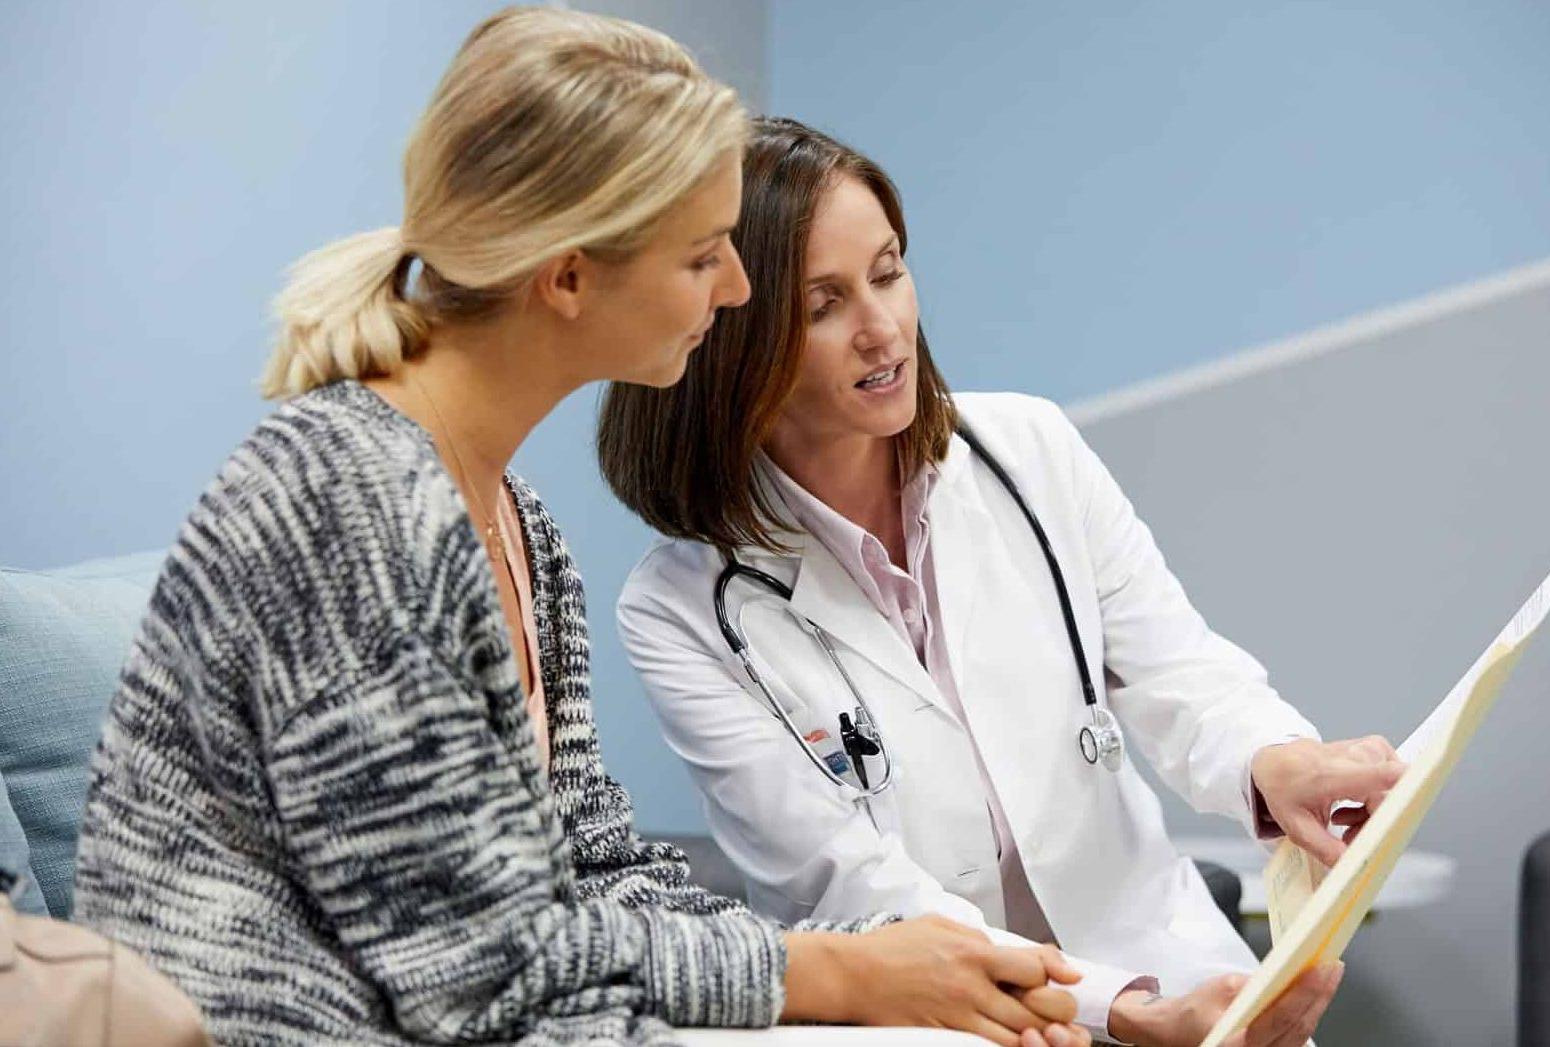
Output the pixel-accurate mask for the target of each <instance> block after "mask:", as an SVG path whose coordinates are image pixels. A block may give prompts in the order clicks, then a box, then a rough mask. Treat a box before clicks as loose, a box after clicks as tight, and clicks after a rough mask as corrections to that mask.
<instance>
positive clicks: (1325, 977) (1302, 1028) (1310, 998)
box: [1244, 963, 1345, 1047]
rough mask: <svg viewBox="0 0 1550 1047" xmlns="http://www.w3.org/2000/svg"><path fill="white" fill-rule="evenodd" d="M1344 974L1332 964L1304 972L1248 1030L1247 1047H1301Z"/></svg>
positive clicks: (1338, 966) (1337, 966)
mask: <svg viewBox="0 0 1550 1047" xmlns="http://www.w3.org/2000/svg"><path fill="white" fill-rule="evenodd" d="M1344 971H1345V965H1344V964H1338V963H1337V964H1329V965H1326V966H1323V967H1317V968H1313V969H1311V970H1307V971H1304V972H1303V973H1302V974H1301V975H1300V976H1299V977H1298V978H1297V980H1296V981H1294V982H1293V983H1292V984H1291V986H1290V987H1289V988H1288V989H1287V990H1286V991H1285V992H1283V993H1282V994H1281V995H1280V997H1279V998H1278V999H1277V1000H1276V1002H1275V1003H1273V1004H1271V1006H1270V1009H1269V1010H1267V1011H1265V1012H1264V1013H1263V1014H1261V1015H1260V1016H1259V1017H1258V1018H1256V1019H1255V1020H1254V1021H1253V1022H1252V1023H1250V1025H1249V1027H1248V1029H1246V1030H1245V1032H1246V1034H1247V1036H1246V1038H1245V1040H1244V1045H1245V1047H1302V1045H1303V1044H1304V1043H1306V1042H1307V1040H1308V1038H1309V1037H1310V1036H1312V1035H1313V1030H1314V1029H1315V1028H1317V1027H1318V1023H1319V1019H1321V1018H1322V1017H1323V1016H1324V1010H1325V1008H1327V1007H1328V1006H1329V1001H1330V999H1331V998H1332V997H1333V996H1334V994H1335V988H1336V986H1338V985H1339V984H1340V978H1341V976H1342V974H1343V973H1344Z"/></svg>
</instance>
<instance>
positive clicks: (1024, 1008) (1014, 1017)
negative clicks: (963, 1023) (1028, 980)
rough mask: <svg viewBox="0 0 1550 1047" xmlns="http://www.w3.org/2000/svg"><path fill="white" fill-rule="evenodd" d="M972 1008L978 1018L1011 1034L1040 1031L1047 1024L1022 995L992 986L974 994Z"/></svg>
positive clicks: (1047, 1021)
mask: <svg viewBox="0 0 1550 1047" xmlns="http://www.w3.org/2000/svg"><path fill="white" fill-rule="evenodd" d="M1034 991H1037V990H1034ZM1051 1006H1054V1004H1051ZM1075 1007H1076V1001H1074V1000H1073V1001H1072V1009H1073V1011H1074V1010H1075ZM974 1008H975V1010H977V1011H978V1012H979V1014H980V1017H982V1018H989V1019H990V1020H991V1021H993V1022H995V1023H996V1024H997V1025H1000V1026H1003V1027H1005V1028H1007V1029H1009V1030H1011V1031H1012V1032H1021V1031H1022V1030H1024V1029H1028V1028H1033V1029H1039V1030H1041V1031H1042V1030H1043V1028H1044V1027H1045V1026H1046V1025H1048V1024H1049V1019H1048V1018H1045V1017H1044V1016H1043V1014H1042V1013H1041V1012H1039V1011H1037V1010H1035V1009H1034V1008H1032V1007H1030V1006H1028V1004H1027V1002H1026V1001H1025V999H1024V998H1023V994H1022V993H1009V992H1007V991H1006V990H1004V989H1000V988H997V987H996V986H994V985H989V984H987V985H985V987H984V988H983V989H982V990H980V991H979V992H976V993H975V995H974ZM1073 1016H1074V1015H1073Z"/></svg>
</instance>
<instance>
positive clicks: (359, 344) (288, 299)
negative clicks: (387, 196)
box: [259, 226, 427, 398]
mask: <svg viewBox="0 0 1550 1047" xmlns="http://www.w3.org/2000/svg"><path fill="white" fill-rule="evenodd" d="M404 262H405V256H404V246H403V240H402V238H401V237H400V236H399V232H398V229H397V228H396V227H393V226H389V227H388V228H386V229H378V230H376V231H374V232H370V233H357V234H356V235H355V236H350V237H346V238H345V239H343V240H337V241H335V242H334V243H331V244H329V245H328V246H327V247H323V248H319V249H318V250H316V251H313V252H312V253H311V254H308V255H307V256H306V257H304V258H302V259H301V260H300V261H299V262H297V263H296V264H295V265H294V266H292V267H291V279H290V283H289V284H288V285H287V286H286V288H285V290H284V291H282V292H281V293H280V295H279V297H277V298H276V299H275V302H274V312H275V317H276V319H278V320H279V321H280V334H279V339H278V341H277V342H276V344H275V348H274V352H273V353H272V355H271V356H270V357H269V364H268V366H267V367H265V369H264V376H263V378H262V380H261V381H260V386H259V387H260V389H261V391H262V392H263V394H264V395H265V396H267V397H271V398H280V397H289V396H296V395H298V394H300V393H304V392H306V391H307V390H309V389H315V388H317V387H318V386H320V385H327V384H328V383H329V382H333V381H337V380H339V379H341V378H363V377H366V376H368V375H374V374H387V373H388V372H390V371H392V370H394V369H395V368H396V367H397V366H398V365H399V364H400V363H401V362H402V361H403V359H404V358H405V357H406V356H409V355H412V354H413V353H414V351H415V350H416V349H418V348H419V347H420V345H421V343H422V342H423V341H424V338H425V333H426V329H427V324H426V322H425V319H424V318H423V317H422V316H421V315H420V313H419V310H418V309H416V308H415V306H414V304H413V303H411V302H408V301H405V300H404V297H403V294H402V291H401V282H402V277H403V273H402V269H403V267H404Z"/></svg>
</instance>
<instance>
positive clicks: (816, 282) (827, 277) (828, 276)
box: [803, 233, 899, 288]
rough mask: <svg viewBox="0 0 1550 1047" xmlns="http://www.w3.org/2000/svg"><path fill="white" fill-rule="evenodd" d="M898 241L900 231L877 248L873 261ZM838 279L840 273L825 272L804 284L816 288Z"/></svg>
mask: <svg viewBox="0 0 1550 1047" xmlns="http://www.w3.org/2000/svg"><path fill="white" fill-rule="evenodd" d="M898 243H899V234H898V233H894V234H893V235H892V236H890V237H889V238H888V240H887V242H886V243H884V244H883V246H881V247H879V248H878V249H877V253H876V254H874V255H873V256H872V261H874V262H875V261H877V260H878V259H879V258H881V257H882V256H883V255H885V254H887V253H888V252H889V251H890V250H891V249H893V248H894V247H895V246H897V245H898ZM838 279H839V274H838V273H824V274H823V275H821V276H815V277H813V278H812V279H811V280H808V281H806V282H805V283H804V284H803V286H804V287H807V288H814V287H818V286H820V285H822V284H832V283H835V282H836V281H837V280H838Z"/></svg>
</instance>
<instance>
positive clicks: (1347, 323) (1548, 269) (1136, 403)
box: [1066, 258, 1550, 426]
mask: <svg viewBox="0 0 1550 1047" xmlns="http://www.w3.org/2000/svg"><path fill="white" fill-rule="evenodd" d="M1546 287H1550V258H1547V259H1544V260H1543V261H1539V262H1533V263H1530V264H1528V265H1525V266H1521V267H1520V268H1517V269H1509V270H1508V271H1506V272H1504V273H1498V274H1497V275H1495V276H1488V277H1485V278H1483V279H1480V280H1476V281H1473V282H1471V283H1467V284H1460V285H1458V286H1455V287H1450V288H1447V289H1445V290H1442V291H1436V292H1433V293H1432V294H1429V295H1424V296H1423V297H1420V298H1416V299H1412V300H1411V301H1408V302H1402V303H1400V304H1399V305H1394V306H1388V307H1385V308H1382V309H1377V310H1374V311H1372V312H1370V313H1363V314H1362V315H1360V316H1355V317H1352V318H1350V319H1348V320H1341V321H1338V322H1336V323H1332V324H1327V325H1325V326H1323V327H1316V328H1314V329H1313V330H1311V331H1308V332H1305V333H1303V334H1299V335H1293V336H1292V337H1291V338H1286V339H1282V340H1281V341H1277V342H1271V343H1269V344H1268V345H1262V346H1258V347H1255V348H1253V349H1245V350H1242V351H1241V352H1237V353H1232V354H1231V355H1228V356H1225V357H1223V358H1221V359H1219V360H1212V361H1211V362H1209V363H1205V364H1201V365H1199V366H1197V367H1189V368H1185V369H1184V370H1181V371H1174V372H1172V373H1171V374H1165V375H1162V376H1160V377H1157V378H1151V379H1147V380H1146V381H1142V382H1137V383H1136V384H1134V385H1130V386H1126V387H1125V388H1123V389H1116V390H1115V391H1113V392H1111V393H1104V394H1102V395H1100V396H1095V397H1091V398H1088V399H1085V400H1079V401H1077V402H1075V403H1073V404H1070V405H1068V406H1067V407H1066V413H1067V414H1068V415H1069V416H1070V418H1071V420H1072V421H1073V422H1074V423H1076V424H1077V425H1078V426H1082V425H1089V424H1092V423H1094V422H1101V421H1103V420H1105V419H1107V418H1112V417H1114V416H1116V415H1121V414H1126V413H1129V412H1131V411H1136V410H1140V409H1141V408H1143V407H1149V406H1151V405H1153V404H1156V403H1160V402H1163V401H1166V400H1174V399H1178V398H1179V397H1183V396H1189V395H1192V394H1194V393H1198V392H1203V391H1205V390H1207V389H1214V388H1216V387H1218V386H1222V385H1227V384H1229V383H1231V382H1236V381H1238V380H1239V379H1242V378H1248V377H1250V376H1252V375H1257V374H1262V373H1264V372H1266V371H1273V370H1276V369H1277V368H1281V367H1287V366H1290V365H1291V364H1295V363H1299V362H1301V361H1303V360H1309V359H1312V358H1314V357H1318V356H1323V355H1325V354H1326V353H1332V352H1335V351H1337V350H1340V349H1347V348H1351V347H1352V346H1357V345H1360V344H1362V343H1364V342H1368V341H1371V340H1372V339H1374V338H1376V337H1379V336H1381V335H1387V334H1392V333H1394V332H1396V331H1402V330H1404V329H1406V328H1409V327H1416V326H1418V325H1420V324H1424V323H1429V322H1431V321H1433V320H1436V319H1438V318H1439V317H1442V316H1445V315H1447V314H1449V313H1456V312H1463V311H1467V310H1471V309H1477V308H1479V307H1481V306H1483V305H1488V304H1490V303H1492V302H1497V301H1500V300H1502V299H1504V298H1511V297H1514V296H1516V295H1520V294H1523V293H1525V292H1529V291H1534V290H1538V289H1541V288H1546ZM1547 342H1550V335H1547Z"/></svg>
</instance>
